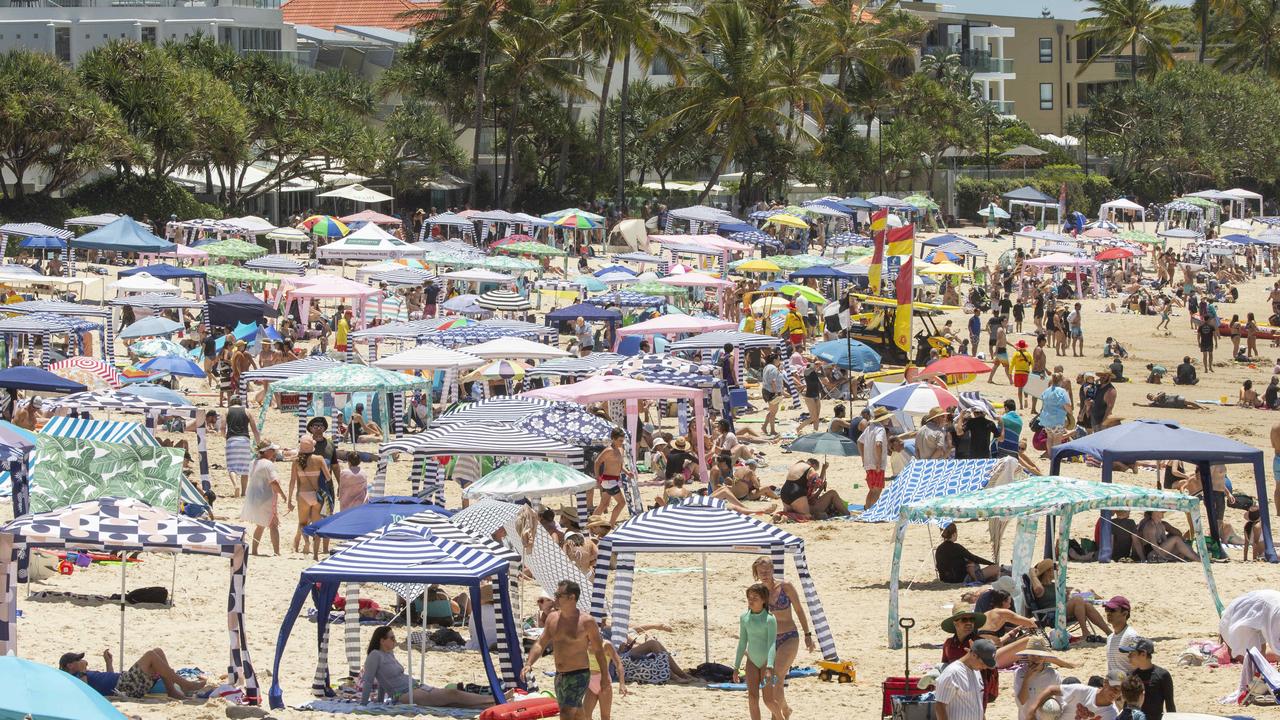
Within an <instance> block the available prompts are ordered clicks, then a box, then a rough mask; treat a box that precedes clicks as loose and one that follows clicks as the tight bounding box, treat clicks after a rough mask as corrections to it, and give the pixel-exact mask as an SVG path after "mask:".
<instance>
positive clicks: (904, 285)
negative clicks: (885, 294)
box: [893, 255, 916, 354]
mask: <svg viewBox="0 0 1280 720" xmlns="http://www.w3.org/2000/svg"><path fill="white" fill-rule="evenodd" d="M915 274H916V273H915V258H913V257H912V256H910V255H907V256H906V257H905V258H903V260H902V266H901V267H899V268H898V279H897V282H896V283H894V284H895V289H896V291H897V292H896V293H895V294H896V295H897V300H898V308H897V310H896V311H895V314H894V319H893V340H894V342H895V343H897V345H898V347H900V348H902V349H903V350H905V351H907V353H908V354H909V353H910V352H911V318H912V303H911V297H912V287H911V286H912V285H913V284H914V283H915Z"/></svg>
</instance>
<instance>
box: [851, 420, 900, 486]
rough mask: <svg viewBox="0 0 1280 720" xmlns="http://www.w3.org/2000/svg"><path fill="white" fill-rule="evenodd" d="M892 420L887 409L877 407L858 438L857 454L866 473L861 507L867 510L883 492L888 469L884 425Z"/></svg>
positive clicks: (887, 434) (887, 445)
mask: <svg viewBox="0 0 1280 720" xmlns="http://www.w3.org/2000/svg"><path fill="white" fill-rule="evenodd" d="M892 420H893V413H891V412H889V410H888V408H883V407H878V408H876V410H875V414H874V415H872V416H871V422H870V423H868V424H867V427H866V429H865V430H863V431H862V434H861V435H859V436H858V452H859V453H860V454H861V455H862V468H863V470H865V471H866V473H867V497H866V499H865V500H863V501H862V507H864V508H869V507H871V506H872V505H875V504H876V501H877V500H879V499H880V493H881V491H883V490H884V474H885V470H886V469H887V468H888V467H889V432H888V430H886V429H885V425H886V424H888V423H889V422H891V421H892Z"/></svg>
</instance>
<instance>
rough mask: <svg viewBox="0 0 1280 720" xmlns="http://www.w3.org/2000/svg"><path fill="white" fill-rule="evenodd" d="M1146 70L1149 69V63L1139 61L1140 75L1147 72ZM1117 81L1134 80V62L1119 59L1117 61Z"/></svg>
mask: <svg viewBox="0 0 1280 720" xmlns="http://www.w3.org/2000/svg"><path fill="white" fill-rule="evenodd" d="M1146 69H1147V63H1146V62H1144V61H1143V60H1141V59H1140V60H1138V72H1140V73H1141V72H1145V71H1146ZM1116 79H1118V80H1132V79H1133V62H1132V61H1130V60H1128V59H1124V60H1121V59H1119V58H1117V59H1116Z"/></svg>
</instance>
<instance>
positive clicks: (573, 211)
mask: <svg viewBox="0 0 1280 720" xmlns="http://www.w3.org/2000/svg"><path fill="white" fill-rule="evenodd" d="M569 215H581V216H582V217H585V218H588V219H591V220H595V221H596V222H603V221H604V216H603V215H597V214H595V213H593V212H587V211H586V210H580V209H578V208H565V209H564V210H556V211H555V212H549V213H547V214H546V215H543V216H542V219H543V220H559V219H560V218H562V217H568V216H569Z"/></svg>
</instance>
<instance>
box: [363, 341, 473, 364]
mask: <svg viewBox="0 0 1280 720" xmlns="http://www.w3.org/2000/svg"><path fill="white" fill-rule="evenodd" d="M484 363H485V361H484V360H483V359H481V358H479V357H476V356H475V355H472V354H471V353H469V352H463V351H460V350H452V349H450V348H445V347H440V346H439V345H432V344H431V343H423V344H421V345H418V346H415V347H412V348H409V349H408V350H405V351H404V352H399V353H396V354H395V355H388V356H387V357H384V358H381V359H379V360H375V361H373V363H372V364H373V366H374V367H379V368H382V369H383V370H426V371H435V370H447V369H450V368H454V369H463V370H465V369H470V368H476V367H480V366H481V365H483V364H484Z"/></svg>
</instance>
